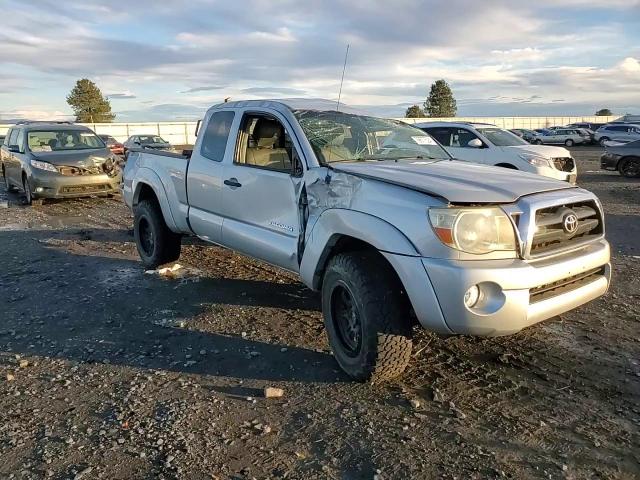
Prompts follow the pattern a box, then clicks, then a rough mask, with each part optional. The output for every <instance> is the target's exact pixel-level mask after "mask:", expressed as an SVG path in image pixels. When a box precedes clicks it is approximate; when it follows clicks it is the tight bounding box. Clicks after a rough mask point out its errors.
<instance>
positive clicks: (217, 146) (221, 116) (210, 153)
mask: <svg viewBox="0 0 640 480" xmlns="http://www.w3.org/2000/svg"><path fill="white" fill-rule="evenodd" d="M234 117H235V113H234V112H231V111H222V112H215V113H214V114H213V115H211V118H210V119H209V123H208V124H207V128H206V130H205V131H204V135H203V137H202V146H201V147H200V153H201V154H202V156H203V157H206V158H208V159H209V160H213V161H214V162H221V161H222V160H223V159H224V153H225V150H226V148H227V140H228V139H229V132H231V124H232V123H233V118H234Z"/></svg>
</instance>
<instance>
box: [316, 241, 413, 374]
mask: <svg viewBox="0 0 640 480" xmlns="http://www.w3.org/2000/svg"><path fill="white" fill-rule="evenodd" d="M322 311H323V315H324V323H325V327H326V330H327V336H328V338H329V344H330V345H331V349H332V350H333V354H334V356H335V359H336V361H337V362H338V364H339V365H340V367H341V368H342V369H343V370H344V371H345V372H346V373H347V375H349V376H350V377H352V378H354V379H356V380H359V381H371V382H372V383H377V382H380V381H383V380H389V379H392V378H394V377H397V376H398V375H400V374H401V373H402V372H404V370H405V368H406V367H407V365H408V363H409V360H410V358H411V348H412V339H411V321H410V319H409V302H408V299H407V298H406V294H405V293H404V292H403V289H402V285H401V283H400V281H399V280H398V278H397V276H396V273H395V272H394V271H393V269H392V268H391V266H390V265H389V264H388V263H387V262H386V260H385V259H384V258H383V257H381V256H380V254H379V253H377V252H353V253H342V254H338V255H336V256H335V257H333V258H332V259H331V260H329V264H328V266H327V269H326V272H325V275H324V280H323V284H322Z"/></svg>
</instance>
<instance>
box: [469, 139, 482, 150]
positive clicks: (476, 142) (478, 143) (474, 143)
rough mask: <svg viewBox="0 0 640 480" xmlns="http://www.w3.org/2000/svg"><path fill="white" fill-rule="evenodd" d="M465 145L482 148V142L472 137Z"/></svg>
mask: <svg viewBox="0 0 640 480" xmlns="http://www.w3.org/2000/svg"><path fill="white" fill-rule="evenodd" d="M467 147H471V148H482V142H481V141H480V139H478V138H474V139H473V140H469V143H467Z"/></svg>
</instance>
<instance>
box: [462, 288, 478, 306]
mask: <svg viewBox="0 0 640 480" xmlns="http://www.w3.org/2000/svg"><path fill="white" fill-rule="evenodd" d="M478 300H480V287H478V285H474V286H472V287H470V288H469V290H467V291H466V292H465V294H464V304H465V305H466V306H467V308H473V307H475V306H476V304H477V303H478Z"/></svg>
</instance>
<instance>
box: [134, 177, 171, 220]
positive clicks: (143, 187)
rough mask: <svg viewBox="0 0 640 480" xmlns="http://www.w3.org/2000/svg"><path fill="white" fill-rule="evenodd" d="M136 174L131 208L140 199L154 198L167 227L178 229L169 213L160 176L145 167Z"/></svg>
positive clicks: (165, 193)
mask: <svg viewBox="0 0 640 480" xmlns="http://www.w3.org/2000/svg"><path fill="white" fill-rule="evenodd" d="M137 176H138V179H137V180H136V184H135V186H134V189H133V197H132V208H135V206H136V205H137V204H138V203H140V202H141V201H142V200H149V199H151V200H154V201H156V202H157V203H158V205H159V206H160V210H161V211H162V216H163V217H164V221H165V223H166V224H167V227H169V229H171V230H173V231H174V232H177V231H179V229H178V227H177V225H176V222H175V220H174V218H173V214H172V213H171V207H170V206H169V199H168V197H167V192H166V191H165V189H164V186H163V185H162V182H161V181H160V178H158V176H157V175H156V174H155V173H154V172H151V171H149V170H148V169H145V171H143V170H142V169H140V170H139V171H138V174H137ZM154 177H155V178H154Z"/></svg>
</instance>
